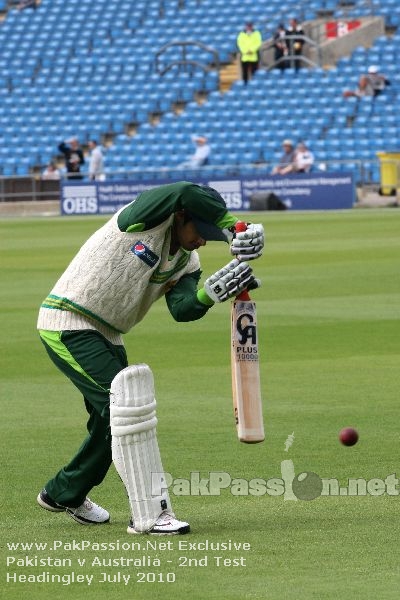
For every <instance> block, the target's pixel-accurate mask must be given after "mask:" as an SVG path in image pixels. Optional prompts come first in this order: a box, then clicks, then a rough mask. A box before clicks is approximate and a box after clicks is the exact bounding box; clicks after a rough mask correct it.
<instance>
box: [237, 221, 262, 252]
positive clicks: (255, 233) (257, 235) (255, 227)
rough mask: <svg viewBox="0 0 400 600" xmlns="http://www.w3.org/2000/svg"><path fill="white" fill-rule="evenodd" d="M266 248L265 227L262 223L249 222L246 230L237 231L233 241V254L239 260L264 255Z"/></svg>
mask: <svg viewBox="0 0 400 600" xmlns="http://www.w3.org/2000/svg"><path fill="white" fill-rule="evenodd" d="M263 248H264V227H263V226H262V225H261V224H256V223H247V229H246V231H235V233H234V234H233V239H232V242H231V254H233V256H236V257H237V258H238V259H239V260H254V259H255V258H259V257H260V256H261V255H262V251H263Z"/></svg>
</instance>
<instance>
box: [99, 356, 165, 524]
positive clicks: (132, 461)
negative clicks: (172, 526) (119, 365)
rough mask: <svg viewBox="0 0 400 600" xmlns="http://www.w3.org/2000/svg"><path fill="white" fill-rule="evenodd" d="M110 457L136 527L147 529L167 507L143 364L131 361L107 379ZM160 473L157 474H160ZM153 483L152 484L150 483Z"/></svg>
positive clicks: (150, 389) (149, 387) (149, 376)
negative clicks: (158, 483)
mask: <svg viewBox="0 0 400 600" xmlns="http://www.w3.org/2000/svg"><path fill="white" fill-rule="evenodd" d="M110 417H111V419H110V422H111V435H112V457H113V461H114V464H115V468H116V469H117V471H118V473H119V476H120V477H121V479H122V481H123V483H124V485H125V487H126V491H127V493H128V497H129V503H130V507H131V511H132V518H133V520H134V523H135V529H136V530H137V531H143V532H144V531H147V530H148V529H150V528H151V527H152V526H153V525H154V523H155V522H156V520H157V519H158V517H159V516H160V514H161V513H162V512H163V510H166V509H168V510H171V503H170V499H169V495H168V491H167V489H166V487H164V486H163V485H159V486H158V490H157V489H156V490H154V489H152V483H153V482H154V476H155V474H157V475H156V478H157V480H158V481H160V480H161V481H162V480H165V477H163V476H162V474H163V473H164V470H163V467H162V463H161V457H160V451H159V448H158V442H157V433H156V425H157V418H156V401H155V397H154V379H153V374H152V372H151V370H150V368H149V367H148V366H147V365H145V364H139V365H131V366H129V367H126V369H123V370H122V371H120V372H119V373H118V375H117V376H116V377H115V378H114V379H113V381H112V383H111V391H110ZM160 474H161V475H160ZM153 487H154V486H153Z"/></svg>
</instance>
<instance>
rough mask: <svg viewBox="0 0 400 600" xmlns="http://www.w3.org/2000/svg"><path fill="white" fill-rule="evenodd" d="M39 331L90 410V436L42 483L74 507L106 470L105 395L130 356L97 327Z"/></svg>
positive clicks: (108, 461) (107, 419) (108, 444)
mask: <svg viewBox="0 0 400 600" xmlns="http://www.w3.org/2000/svg"><path fill="white" fill-rule="evenodd" d="M39 334H40V338H41V340H42V342H43V344H44V346H45V348H46V350H47V353H48V354H49V356H50V358H51V360H52V361H53V362H54V363H55V365H56V366H57V367H58V368H59V369H60V370H61V371H62V372H63V373H64V375H66V376H67V377H68V378H69V379H70V380H71V381H72V383H73V384H74V385H75V386H76V387H77V388H78V390H79V391H80V392H81V393H82V394H83V398H84V401H85V407H86V410H87V412H88V413H89V420H88V422H87V429H88V435H87V437H86V438H85V439H84V441H83V443H82V445H81V447H80V448H79V450H78V452H77V453H76V455H75V456H74V457H73V459H72V460H71V461H70V462H69V463H68V464H67V465H66V466H64V467H63V468H62V469H61V470H60V471H59V472H58V473H57V474H56V475H55V477H53V479H50V481H48V483H47V484H46V485H45V488H46V491H47V493H48V494H49V496H50V498H51V499H52V500H54V501H55V502H57V503H58V504H62V505H64V506H70V507H71V508H75V507H78V506H80V505H81V504H82V502H83V501H84V500H85V498H86V496H87V494H88V493H89V491H90V490H91V489H92V488H93V486H95V485H99V484H100V483H101V482H102V481H103V479H104V477H105V476H106V473H107V471H108V469H109V468H110V465H111V462H112V456H111V433H110V398H109V393H110V387H111V382H112V380H113V379H114V377H115V376H116V375H117V373H119V372H120V371H121V370H122V369H124V368H125V367H127V366H128V360H127V356H126V351H125V348H124V346H116V345H114V344H111V342H109V341H108V340H107V339H106V338H105V337H104V336H103V335H101V333H99V332H98V331H95V330H91V329H85V330H82V331H43V330H41V331H40V332H39Z"/></svg>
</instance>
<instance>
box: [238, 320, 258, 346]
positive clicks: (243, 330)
mask: <svg viewBox="0 0 400 600" xmlns="http://www.w3.org/2000/svg"><path fill="white" fill-rule="evenodd" d="M252 323H254V318H253V315H251V314H249V313H243V314H242V315H240V316H239V317H238V319H237V321H236V330H237V332H238V334H239V336H240V337H239V339H238V342H239V344H241V345H244V344H247V343H248V342H249V340H251V341H250V343H251V344H252V345H253V346H255V345H256V344H257V328H256V326H255V325H252Z"/></svg>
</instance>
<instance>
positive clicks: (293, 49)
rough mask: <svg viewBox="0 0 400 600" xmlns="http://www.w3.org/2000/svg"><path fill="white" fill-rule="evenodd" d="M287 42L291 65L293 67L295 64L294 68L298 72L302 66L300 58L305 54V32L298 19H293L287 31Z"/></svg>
mask: <svg viewBox="0 0 400 600" xmlns="http://www.w3.org/2000/svg"><path fill="white" fill-rule="evenodd" d="M286 41H287V44H288V49H289V58H290V63H289V64H290V65H292V64H293V63H294V68H295V69H296V71H298V70H299V69H300V66H301V65H300V63H301V58H300V57H301V55H302V54H303V46H304V31H303V29H302V28H301V25H300V24H299V23H298V22H297V19H291V21H290V25H289V28H288V29H287V30H286ZM292 57H294V58H292Z"/></svg>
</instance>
